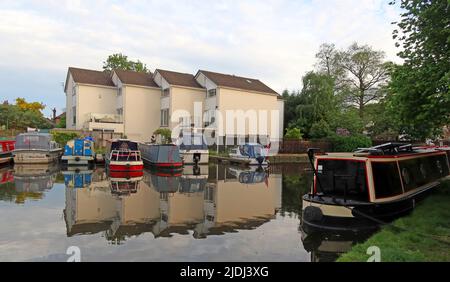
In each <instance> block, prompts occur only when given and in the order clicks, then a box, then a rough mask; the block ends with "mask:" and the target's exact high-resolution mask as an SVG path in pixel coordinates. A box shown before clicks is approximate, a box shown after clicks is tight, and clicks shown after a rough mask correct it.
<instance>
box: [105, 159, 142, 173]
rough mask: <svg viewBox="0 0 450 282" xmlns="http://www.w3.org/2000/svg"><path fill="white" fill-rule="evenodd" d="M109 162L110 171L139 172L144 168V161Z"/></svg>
mask: <svg viewBox="0 0 450 282" xmlns="http://www.w3.org/2000/svg"><path fill="white" fill-rule="evenodd" d="M107 163H108V169H109V171H110V172H133V171H135V172H136V171H138V172H139V171H143V170H144V163H143V162H142V161H133V162H126V161H108V162H107Z"/></svg>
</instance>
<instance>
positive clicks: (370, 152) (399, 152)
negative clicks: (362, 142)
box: [317, 143, 450, 160]
mask: <svg viewBox="0 0 450 282" xmlns="http://www.w3.org/2000/svg"><path fill="white" fill-rule="evenodd" d="M445 151H450V147H448V146H442V147H439V146H413V145H411V144H405V143H386V144H382V145H378V146H374V147H370V148H360V149H358V150H356V151H355V152H348V153H346V152H342V153H326V154H323V155H317V158H321V159H328V158H333V159H334V158H336V159H346V160H367V159H369V158H370V159H374V158H389V157H391V158H397V157H410V156H415V155H423V154H433V153H440V152H445Z"/></svg>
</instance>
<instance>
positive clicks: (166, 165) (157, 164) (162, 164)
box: [154, 163, 183, 167]
mask: <svg viewBox="0 0 450 282" xmlns="http://www.w3.org/2000/svg"><path fill="white" fill-rule="evenodd" d="M154 165H155V166H160V167H182V166H183V163H156V164H154Z"/></svg>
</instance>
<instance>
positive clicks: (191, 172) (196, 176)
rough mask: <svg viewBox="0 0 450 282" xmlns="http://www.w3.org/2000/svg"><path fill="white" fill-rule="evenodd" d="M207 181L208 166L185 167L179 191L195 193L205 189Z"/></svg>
mask: <svg viewBox="0 0 450 282" xmlns="http://www.w3.org/2000/svg"><path fill="white" fill-rule="evenodd" d="M207 183H208V166H207V165H198V166H192V167H188V168H185V169H184V170H183V174H182V176H181V185H180V189H179V191H180V193H195V192H202V191H203V190H205V187H206V184H207Z"/></svg>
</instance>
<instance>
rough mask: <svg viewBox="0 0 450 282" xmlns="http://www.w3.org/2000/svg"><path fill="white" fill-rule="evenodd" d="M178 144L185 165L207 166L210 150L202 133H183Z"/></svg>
mask: <svg viewBox="0 0 450 282" xmlns="http://www.w3.org/2000/svg"><path fill="white" fill-rule="evenodd" d="M177 144H178V145H179V148H180V154H181V157H182V159H183V163H184V164H197V165H199V164H207V163H208V162H209V150H208V145H207V144H206V139H205V137H204V136H203V134H202V133H193V132H183V135H182V136H181V137H180V138H179V139H178V141H177Z"/></svg>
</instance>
